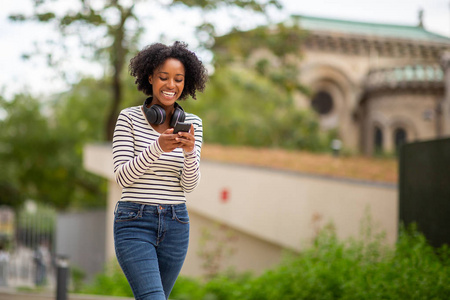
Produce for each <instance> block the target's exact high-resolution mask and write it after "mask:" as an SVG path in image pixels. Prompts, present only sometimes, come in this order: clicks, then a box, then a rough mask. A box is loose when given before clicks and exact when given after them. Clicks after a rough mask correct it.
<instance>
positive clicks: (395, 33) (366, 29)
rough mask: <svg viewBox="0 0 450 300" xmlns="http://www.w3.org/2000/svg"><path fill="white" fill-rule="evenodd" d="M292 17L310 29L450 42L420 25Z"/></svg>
mask: <svg viewBox="0 0 450 300" xmlns="http://www.w3.org/2000/svg"><path fill="white" fill-rule="evenodd" d="M292 18H293V21H294V22H296V23H298V24H299V25H300V27H301V28H303V29H306V30H311V31H322V32H327V33H345V34H354V35H362V36H371V37H378V38H379V37H382V38H396V39H408V40H415V41H418V40H420V41H423V42H431V43H444V44H450V38H448V37H446V36H443V35H439V34H436V33H433V32H430V31H427V30H425V28H423V27H421V26H408V25H394V24H382V23H366V22H356V21H346V20H338V19H328V18H320V17H311V16H304V15H293V16H292Z"/></svg>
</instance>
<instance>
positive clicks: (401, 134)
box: [394, 127, 408, 153]
mask: <svg viewBox="0 0 450 300" xmlns="http://www.w3.org/2000/svg"><path fill="white" fill-rule="evenodd" d="M407 138H408V135H407V132H406V130H405V129H404V128H402V127H397V128H396V129H395V130H394V145H395V153H398V152H399V151H400V147H401V145H402V144H404V143H405V142H406V140H407Z"/></svg>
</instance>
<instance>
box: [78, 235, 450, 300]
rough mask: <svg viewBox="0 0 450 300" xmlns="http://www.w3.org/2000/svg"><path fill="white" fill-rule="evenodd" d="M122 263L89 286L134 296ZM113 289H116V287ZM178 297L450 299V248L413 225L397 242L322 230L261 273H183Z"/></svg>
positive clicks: (212, 299) (206, 299) (195, 299)
mask: <svg viewBox="0 0 450 300" xmlns="http://www.w3.org/2000/svg"><path fill="white" fill-rule="evenodd" d="M128 290H129V288H128V284H127V283H126V280H125V278H124V277H123V275H122V274H121V271H120V269H116V270H115V271H114V272H110V275H101V276H99V277H98V278H97V280H96V282H95V284H94V286H92V287H91V288H90V289H87V290H85V291H89V293H94V291H98V292H99V294H100V293H103V294H105V292H108V293H109V292H111V293H109V294H110V295H115V296H130V294H129V293H128V292H125V291H128ZM112 292H114V293H112ZM170 298H171V299H173V300H236V299H239V300H280V299H282V300H291V299H292V300H294V299H295V300H300V299H313V300H314V299H345V300H348V299H358V300H360V299H362V300H364V299H450V249H449V248H448V247H447V246H443V247H441V248H439V249H435V248H433V247H431V246H430V245H429V244H428V243H427V241H426V239H425V237H424V236H423V235H422V234H421V233H419V232H418V231H417V229H416V228H415V227H414V226H412V227H409V228H407V229H401V232H400V235H399V239H398V242H397V243H396V245H395V246H394V247H392V246H388V245H386V243H385V242H384V239H383V237H382V236H381V235H378V236H373V235H372V233H370V232H369V233H368V234H366V235H365V236H363V237H362V238H360V239H359V240H347V241H339V240H338V238H337V236H336V234H335V232H334V230H333V229H332V228H330V227H329V228H327V229H325V230H322V231H321V232H320V233H319V234H318V236H317V238H316V239H315V241H314V243H313V245H312V246H311V247H309V248H308V249H306V250H304V251H302V252H301V253H300V254H297V255H293V256H291V257H289V258H286V259H285V260H284V261H283V262H282V263H281V264H280V265H279V266H278V267H276V268H274V269H271V270H268V271H266V272H265V273H263V274H262V275H260V276H251V275H248V274H244V275H242V274H235V273H229V274H222V275H217V276H215V277H214V278H212V279H210V280H208V281H203V280H201V279H194V278H187V277H180V278H179V279H178V280H177V282H176V284H175V287H174V289H173V291H172V294H171V297H170Z"/></svg>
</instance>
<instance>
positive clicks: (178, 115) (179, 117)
mask: <svg viewBox="0 0 450 300" xmlns="http://www.w3.org/2000/svg"><path fill="white" fill-rule="evenodd" d="M185 118H186V115H185V114H184V110H183V108H181V106H180V105H179V104H178V103H176V102H175V111H174V112H173V115H172V118H171V119H170V127H175V125H177V123H178V122H184V119H185Z"/></svg>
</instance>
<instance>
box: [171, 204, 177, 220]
mask: <svg viewBox="0 0 450 300" xmlns="http://www.w3.org/2000/svg"><path fill="white" fill-rule="evenodd" d="M171 206H172V220H175V216H176V215H175V205H171Z"/></svg>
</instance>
